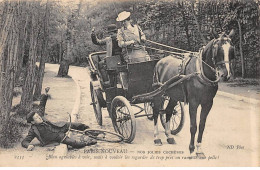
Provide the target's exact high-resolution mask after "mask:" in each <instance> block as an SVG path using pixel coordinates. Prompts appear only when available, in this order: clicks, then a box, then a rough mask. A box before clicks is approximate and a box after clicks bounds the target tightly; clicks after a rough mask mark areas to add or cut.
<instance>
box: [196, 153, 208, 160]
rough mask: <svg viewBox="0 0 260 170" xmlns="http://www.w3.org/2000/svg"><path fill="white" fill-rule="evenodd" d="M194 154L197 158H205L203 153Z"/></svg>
mask: <svg viewBox="0 0 260 170" xmlns="http://www.w3.org/2000/svg"><path fill="white" fill-rule="evenodd" d="M196 155H197V157H198V158H199V159H206V156H205V155H204V153H202V152H201V153H196Z"/></svg>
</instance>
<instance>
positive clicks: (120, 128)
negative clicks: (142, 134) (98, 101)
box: [111, 96, 136, 143]
mask: <svg viewBox="0 0 260 170" xmlns="http://www.w3.org/2000/svg"><path fill="white" fill-rule="evenodd" d="M111 107H112V108H111V119H112V123H113V126H114V129H115V131H116V132H117V133H119V134H120V135H122V136H123V137H124V140H125V142H128V143H130V142H132V141H133V140H134V138H135V133H136V122H135V115H134V112H133V109H132V106H131V105H130V103H129V101H128V100H127V99H126V98H125V97H123V96H117V97H115V98H114V99H113V101H112V105H111Z"/></svg>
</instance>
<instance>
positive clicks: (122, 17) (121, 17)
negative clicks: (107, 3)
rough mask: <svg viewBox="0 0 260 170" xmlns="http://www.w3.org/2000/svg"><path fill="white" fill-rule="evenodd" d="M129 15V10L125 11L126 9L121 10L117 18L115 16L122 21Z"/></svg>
mask: <svg viewBox="0 0 260 170" xmlns="http://www.w3.org/2000/svg"><path fill="white" fill-rule="evenodd" d="M130 15H131V13H130V12H126V11H123V12H121V13H120V14H118V16H117V18H116V21H124V20H126V19H127V18H129V17H130Z"/></svg>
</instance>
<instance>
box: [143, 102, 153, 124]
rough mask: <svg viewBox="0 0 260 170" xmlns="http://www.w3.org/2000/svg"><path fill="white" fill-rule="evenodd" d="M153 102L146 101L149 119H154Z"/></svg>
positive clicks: (146, 111)
mask: <svg viewBox="0 0 260 170" xmlns="http://www.w3.org/2000/svg"><path fill="white" fill-rule="evenodd" d="M151 104H152V102H145V103H144V112H145V114H146V116H147V118H148V119H149V120H153V115H150V114H153V107H152V106H151Z"/></svg>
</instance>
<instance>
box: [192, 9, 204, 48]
mask: <svg viewBox="0 0 260 170" xmlns="http://www.w3.org/2000/svg"><path fill="white" fill-rule="evenodd" d="M191 14H192V15H193V17H194V19H195V23H196V25H197V27H198V32H199V35H200V38H201V39H202V42H203V44H204V45H206V44H207V42H206V39H205V37H204V36H203V34H202V33H201V25H200V23H199V20H198V18H197V16H196V14H195V11H194V4H192V5H191Z"/></svg>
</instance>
